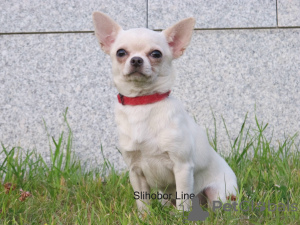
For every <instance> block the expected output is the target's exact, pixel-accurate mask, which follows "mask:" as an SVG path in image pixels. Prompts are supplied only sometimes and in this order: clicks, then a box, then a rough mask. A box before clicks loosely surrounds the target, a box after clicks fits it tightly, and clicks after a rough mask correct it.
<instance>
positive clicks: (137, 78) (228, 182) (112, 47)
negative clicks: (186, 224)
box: [93, 12, 237, 210]
mask: <svg viewBox="0 0 300 225" xmlns="http://www.w3.org/2000/svg"><path fill="white" fill-rule="evenodd" d="M93 19H94V24H95V30H96V32H95V33H96V36H97V38H98V40H99V42H100V44H101V47H102V49H103V50H104V51H105V52H106V53H108V54H110V56H111V59H112V63H113V70H112V71H113V81H114V84H115V86H116V88H117V89H118V91H119V92H120V93H121V94H123V95H124V96H128V97H135V96H141V95H149V94H153V93H164V92H167V91H169V90H171V87H172V85H173V82H174V79H175V72H174V70H173V67H172V60H173V59H175V58H178V57H179V56H180V55H181V54H182V53H183V52H184V50H185V48H186V47H187V45H188V43H189V41H190V38H191V35H192V30H193V26H194V23H195V21H194V19H192V18H188V19H185V20H182V21H180V22H179V23H177V24H175V25H174V26H172V27H170V28H168V29H166V30H165V31H163V32H160V33H159V32H154V31H151V30H148V29H145V28H137V29H130V30H126V31H124V30H122V29H121V28H120V26H119V25H117V24H116V23H115V22H114V21H113V20H111V19H110V18H109V17H108V16H106V15H105V14H103V13H99V12H95V13H94V14H93ZM101 21H104V22H101ZM108 28H109V29H108ZM119 49H125V50H126V52H127V53H128V54H127V56H126V58H123V59H124V61H123V62H120V60H118V59H120V58H118V57H117V56H116V52H117V51H118V50H119ZM153 50H159V51H160V52H162V55H163V56H162V58H161V59H159V60H158V61H155V60H154V61H153V58H151V56H150V53H151V51H153ZM136 56H138V57H141V58H142V59H143V61H144V63H143V65H142V66H141V67H139V68H137V69H136V68H133V67H132V66H131V65H130V60H131V58H132V57H136ZM125 59H126V60H125ZM153 62H155V63H153ZM115 116H116V122H117V125H118V130H119V145H120V150H121V152H122V155H123V157H124V160H125V162H126V164H127V165H128V167H129V169H130V182H131V184H132V187H133V189H134V191H138V192H148V193H149V192H150V188H158V189H159V190H160V191H162V192H165V193H169V194H172V196H174V197H175V192H176V191H177V193H185V194H191V193H194V194H196V195H197V194H198V193H200V192H202V191H206V192H205V194H206V195H207V197H208V202H209V204H211V203H212V201H214V200H218V199H221V200H222V201H226V197H227V196H230V195H236V193H237V183H236V176H235V174H234V172H233V171H232V169H231V168H230V167H229V166H228V164H227V163H226V162H225V160H224V159H223V158H222V157H220V156H219V155H218V154H217V153H216V152H215V151H214V150H213V149H212V147H211V146H210V145H209V142H208V139H207V136H206V133H205V130H204V129H203V128H202V127H200V126H199V125H197V124H196V123H195V122H194V120H193V119H192V118H191V117H190V116H189V115H188V113H187V112H186V111H185V110H184V108H183V106H182V104H181V103H180V102H179V101H178V100H176V99H175V98H174V97H172V96H169V97H168V98H166V99H164V100H162V101H159V102H156V103H153V104H147V105H137V106H130V105H125V106H124V105H122V104H120V103H118V102H117V103H116V107H115ZM143 201H145V202H142V201H140V200H137V205H138V208H139V210H145V209H146V207H145V204H144V203H148V202H149V201H148V200H147V199H146V200H143ZM182 202H183V204H182V205H181V206H180V204H181V203H182ZM176 206H177V208H178V209H182V206H184V209H185V210H188V209H189V207H190V201H183V200H182V199H178V200H176Z"/></svg>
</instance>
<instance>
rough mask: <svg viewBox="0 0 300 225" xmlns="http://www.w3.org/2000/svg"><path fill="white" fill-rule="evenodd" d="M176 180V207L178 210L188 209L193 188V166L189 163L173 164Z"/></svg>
mask: <svg viewBox="0 0 300 225" xmlns="http://www.w3.org/2000/svg"><path fill="white" fill-rule="evenodd" d="M174 175H175V180H176V207H177V209H178V210H184V211H188V210H189V209H190V207H191V199H190V196H191V194H194V193H193V189H194V168H193V166H192V165H191V164H189V163H185V164H181V163H180V164H178V165H176V164H175V165H174Z"/></svg>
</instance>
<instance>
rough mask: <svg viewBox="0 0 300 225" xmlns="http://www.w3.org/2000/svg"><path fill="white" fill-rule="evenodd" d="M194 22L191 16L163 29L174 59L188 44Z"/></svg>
mask: <svg viewBox="0 0 300 225" xmlns="http://www.w3.org/2000/svg"><path fill="white" fill-rule="evenodd" d="M195 22H196V21H195V19H194V18H192V17H191V18H186V19H184V20H181V21H179V22H178V23H176V24H175V25H173V26H172V27H169V28H167V29H165V30H164V31H163V34H164V35H165V36H166V39H167V42H168V44H169V46H170V48H171V49H172V53H173V58H174V59H176V58H178V57H179V56H181V55H182V54H183V52H184V50H185V49H186V47H187V46H188V45H189V43H190V40H191V37H192V33H193V29H194V26H195Z"/></svg>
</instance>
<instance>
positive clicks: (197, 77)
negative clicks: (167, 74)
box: [0, 0, 300, 169]
mask: <svg viewBox="0 0 300 225" xmlns="http://www.w3.org/2000/svg"><path fill="white" fill-rule="evenodd" d="M93 11H102V12H105V13H107V14H109V15H110V16H111V17H112V18H114V19H115V20H116V21H118V22H119V23H120V24H121V25H122V26H123V27H124V28H125V29H128V28H133V27H148V28H150V29H155V30H161V29H164V28H166V27H168V26H170V25H172V24H173V23H175V22H177V21H178V20H180V19H182V18H185V17H189V16H193V17H195V18H196V20H197V24H196V27H195V32H194V35H193V39H192V42H191V44H190V46H189V47H188V49H187V51H186V53H185V54H184V56H183V57H181V58H180V59H178V60H177V62H176V63H175V64H176V66H177V68H178V76H177V82H176V86H175V87H174V89H173V90H172V94H173V95H174V96H177V97H178V98H179V99H181V100H182V101H183V102H184V105H185V106H186V108H187V110H188V111H189V112H190V114H191V115H192V116H195V118H196V119H197V121H198V123H200V124H201V125H203V126H205V127H207V128H208V129H209V130H210V131H212V130H213V120H212V114H211V110H210V107H211V108H212V109H213V111H214V112H215V114H216V119H217V127H218V142H219V146H220V150H222V151H228V143H229V142H228V138H227V136H226V133H225V129H224V127H223V124H222V120H221V115H223V117H224V118H225V120H226V122H227V127H228V129H229V131H230V134H231V136H232V138H234V137H235V135H237V134H238V132H239V129H240V127H241V124H242V121H243V118H244V116H245V114H246V113H247V112H249V120H248V121H249V124H255V120H254V114H255V106H256V114H257V116H258V119H259V120H260V121H264V122H265V123H267V122H268V123H269V126H270V128H269V131H268V134H269V135H271V133H272V131H273V140H275V142H276V140H282V139H283V137H284V135H285V134H287V135H292V134H294V133H295V132H297V131H300V0H230V1H229V0H223V1H217V0H210V1H208V0H206V1H204V0H186V1H180V0H174V1H160V0H148V1H147V0H127V1H110V0H97V1H95V0H86V1H80V0H68V1H67V0H60V1H58V0H51V1H40V0H32V1H26V0H18V1H17V0H10V1H5V0H0V68H1V69H0V142H2V143H3V144H4V145H5V146H15V145H19V146H22V147H23V148H24V149H28V148H30V149H32V148H36V149H37V150H38V152H40V153H42V154H43V155H44V156H45V157H46V158H49V144H48V140H47V133H46V130H45V126H44V122H43V119H44V121H45V122H46V124H47V127H48V132H49V134H50V136H54V137H55V138H58V135H59V133H60V131H61V130H65V129H66V126H65V125H64V123H63V116H62V114H63V112H64V111H65V109H66V107H69V112H68V120H69V123H70V125H71V127H72V129H73V132H74V143H73V148H74V150H75V152H76V154H77V155H78V156H79V157H80V158H81V159H82V160H83V161H87V162H88V164H89V165H91V166H97V165H99V164H100V163H101V162H102V156H101V152H100V146H101V144H102V145H103V150H104V155H105V156H106V157H107V158H108V159H109V160H110V161H111V162H112V163H114V164H115V167H116V168H117V169H122V168H125V164H124V162H123V159H122V157H121V156H120V154H119V153H118V151H117V150H116V146H117V135H116V127H115V124H114V115H113V105H114V103H113V102H114V101H115V100H116V94H117V92H116V90H115V89H114V88H113V86H112V84H111V79H110V70H111V69H110V67H111V63H110V60H109V58H108V56H106V55H104V53H103V52H102V51H101V50H100V48H99V46H98V43H97V41H96V38H95V36H94V35H93V25H92V19H91V14H92V12H93Z"/></svg>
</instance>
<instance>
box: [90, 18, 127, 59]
mask: <svg viewBox="0 0 300 225" xmlns="http://www.w3.org/2000/svg"><path fill="white" fill-rule="evenodd" d="M93 22H94V27H95V35H96V37H97V39H98V41H99V43H100V45H101V48H102V50H103V51H104V52H105V53H107V54H109V52H110V48H111V45H112V44H113V43H114V41H115V40H116V37H117V35H118V33H119V31H120V30H122V28H121V27H120V26H119V25H118V24H117V23H116V22H115V21H113V20H112V19H111V18H110V17H109V16H107V15H105V14H104V13H101V12H94V13H93Z"/></svg>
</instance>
